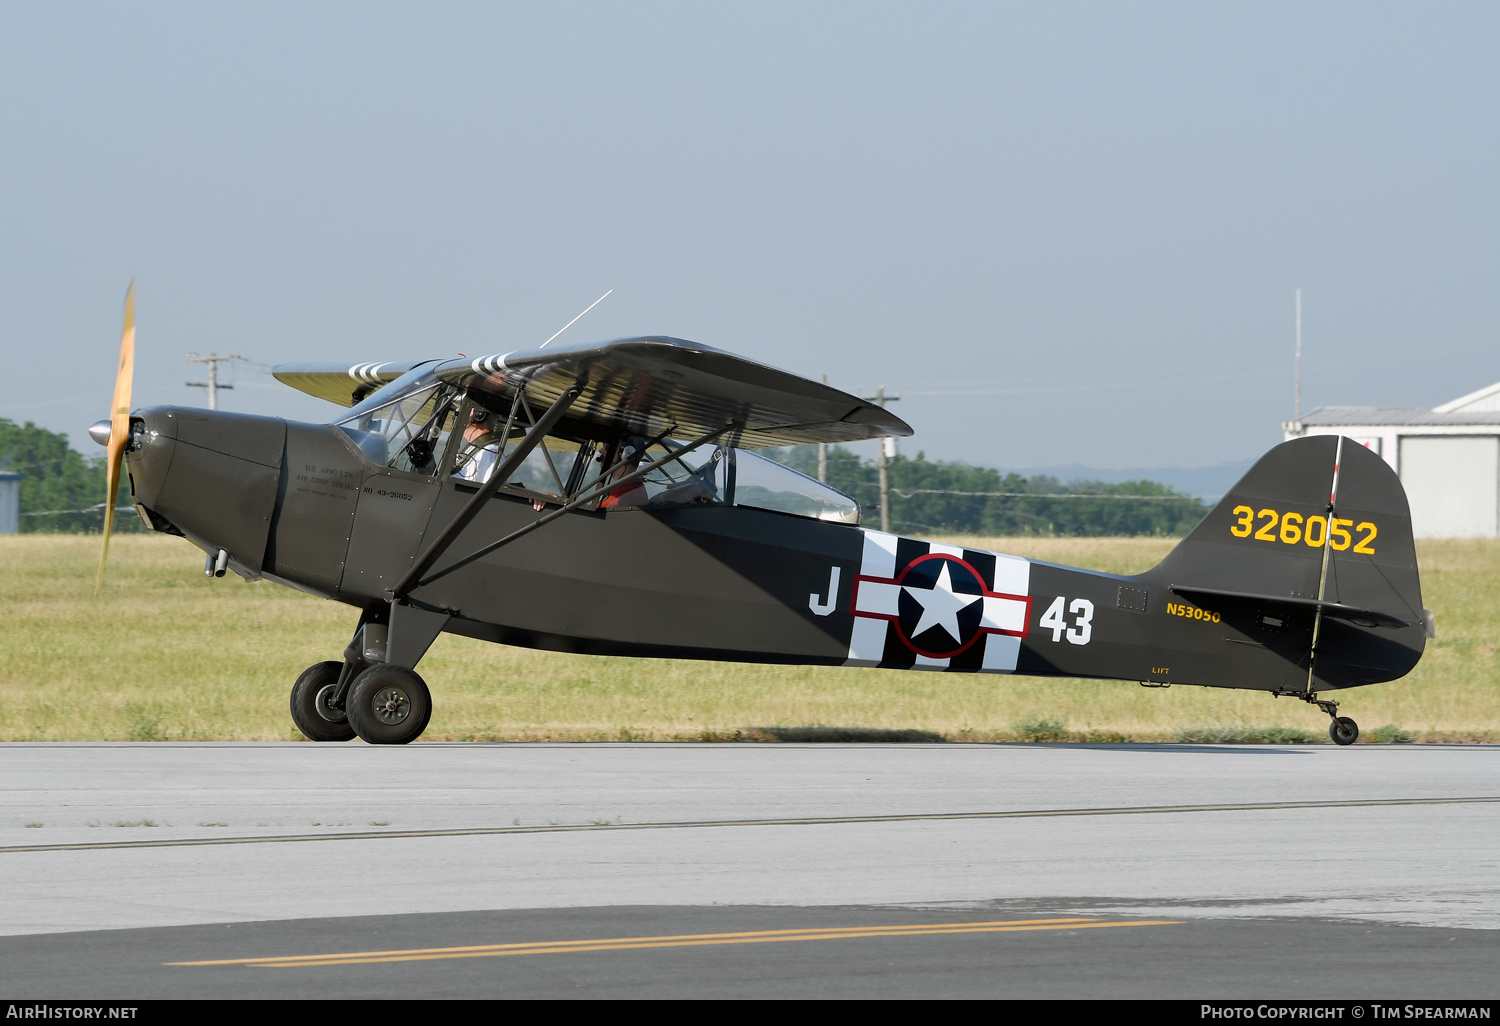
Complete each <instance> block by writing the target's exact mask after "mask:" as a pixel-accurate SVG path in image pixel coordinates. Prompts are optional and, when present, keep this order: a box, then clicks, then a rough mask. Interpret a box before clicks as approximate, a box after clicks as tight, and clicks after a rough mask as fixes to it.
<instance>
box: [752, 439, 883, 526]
mask: <svg viewBox="0 0 1500 1026" xmlns="http://www.w3.org/2000/svg"><path fill="white" fill-rule="evenodd" d="M734 477H735V481H734V504H735V505H736V506H754V507H756V508H757V509H772V510H776V511H777V512H780V513H795V514H796V515H797V516H799V517H813V518H816V519H818V520H831V521H834V522H836V523H840V524H857V523H859V515H860V509H859V503H857V502H855V501H854V500H853V499H852V498H850V497H849V496H847V495H845V494H844V493H843V492H841V491H838V490H837V489H834V488H830V487H828V486H827V485H826V484H824V483H823V482H821V481H819V480H817V479H816V478H811V477H808V476H807V475H806V474H799V473H798V472H797V471H795V470H793V469H792V468H791V467H787V466H783V465H782V464H780V463H777V462H776V461H775V460H768V459H766V458H765V457H764V456H762V455H760V454H759V453H755V452H751V451H749V450H748V449H736V450H735V475H734Z"/></svg>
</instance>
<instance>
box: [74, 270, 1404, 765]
mask: <svg viewBox="0 0 1500 1026" xmlns="http://www.w3.org/2000/svg"><path fill="white" fill-rule="evenodd" d="M131 297H133V287H132V293H131ZM131 297H127V301H126V315H125V331H124V334H123V336H122V339H121V355H120V365H119V370H118V372H117V375H116V387H115V398H114V404H113V406H112V409H111V416H110V419H109V420H106V421H101V422H100V423H98V424H96V425H94V427H93V428H91V429H90V433H91V435H93V437H94V438H95V439H96V440H97V441H100V442H101V443H102V444H105V445H106V446H107V448H108V458H107V463H106V466H107V470H108V475H107V477H108V489H109V491H108V495H109V496H110V497H111V498H112V497H113V496H114V495H115V494H116V490H117V487H118V483H119V475H120V472H121V469H122V465H123V469H124V471H125V473H126V474H127V475H128V478H129V484H130V494H131V497H132V503H133V506H134V509H135V512H136V513H137V515H138V516H139V517H140V519H141V521H142V523H144V524H145V525H146V526H147V527H148V528H150V529H151V530H153V531H158V532H162V533H165V534H170V535H179V536H181V537H184V538H186V539H188V540H189V541H191V542H192V543H193V544H194V545H196V546H198V547H199V548H200V549H202V550H203V552H204V553H205V562H204V573H205V574H208V575H212V576H215V577H222V576H224V575H225V573H226V571H231V570H232V571H233V572H234V573H235V574H237V575H238V576H240V577H242V578H244V579H246V580H257V579H264V580H269V581H274V582H276V583H279V584H282V585H286V586H287V587H291V588H296V589H298V590H300V591H304V592H307V593H309V594H312V595H317V596H320V597H322V598H328V599H333V600H335V601H338V602H342V603H344V604H346V605H349V606H351V607H353V609H354V610H356V611H357V614H358V616H357V621H356V624H355V627H354V631H353V635H352V638H351V640H350V641H349V643H348V645H347V646H346V647H345V648H344V650H343V653H342V658H341V659H333V660H328V661H325V662H320V663H318V664H316V665H314V666H311V667H309V668H308V669H307V670H306V671H304V672H303V673H302V674H301V675H300V676H299V677H298V678H297V680H296V682H295V683H294V684H293V686H292V689H291V700H290V704H291V716H292V721H293V722H294V723H295V724H296V726H297V728H298V730H300V731H301V732H302V733H303V734H304V735H305V736H306V737H308V738H309V739H311V740H313V741H329V742H333V741H347V740H351V739H353V738H355V737H358V738H361V739H362V740H364V741H366V742H368V743H371V744H406V743H409V742H411V741H414V740H415V739H416V738H417V737H418V736H420V735H421V733H422V732H423V730H424V729H425V728H426V726H427V724H428V721H429V719H430V717H431V715H432V697H431V693H430V691H429V689H428V687H427V685H426V683H425V682H424V681H423V679H422V678H421V677H420V676H419V675H418V674H417V672H416V667H417V665H418V663H419V662H420V661H421V659H422V657H423V655H424V654H425V653H426V652H427V650H428V648H429V647H430V646H431V645H432V643H433V642H434V640H435V639H436V638H437V637H438V636H439V635H440V634H442V633H444V632H447V633H450V634H457V635H462V636H466V637H471V638H478V639H481V640H484V641H491V642H495V643H498V644H504V645H518V646H524V647H529V648H536V649H545V650H551V651H559V652H583V653H593V654H603V655H627V656H650V657H666V658H678V659H716V660H737V661H746V662H759V663H781V664H811V665H823V666H864V667H881V668H885V669H898V670H928V671H943V672H948V673H1003V674H1022V675H1029V676H1041V677H1074V678H1094V679H1103V680H1122V681H1137V682H1139V683H1141V684H1144V685H1147V686H1153V687H1165V686H1169V685H1173V684H1176V685H1183V684H1189V685H1202V686H1208V687H1219V688H1240V689H1247V690H1253V691H1263V692H1269V693H1270V694H1271V695H1273V696H1278V697H1280V696H1286V697H1291V698H1294V699H1300V700H1302V701H1305V702H1308V703H1310V704H1313V705H1316V706H1318V707H1319V708H1320V709H1321V710H1322V711H1323V712H1324V713H1326V714H1327V715H1328V717H1329V720H1330V724H1329V734H1330V736H1331V737H1332V739H1333V740H1334V741H1335V742H1336V743H1338V744H1340V745H1348V744H1352V743H1354V741H1355V740H1356V739H1357V738H1358V736H1359V728H1358V725H1357V724H1356V723H1355V722H1354V720H1353V719H1351V718H1349V717H1347V716H1340V715H1338V702H1337V701H1334V700H1332V699H1329V698H1327V697H1325V693H1326V692H1331V691H1338V690H1341V689H1344V688H1351V687H1358V686H1361V685H1366V684H1373V683H1377V682H1381V681H1388V680H1394V679H1397V678H1399V677H1401V676H1403V675H1405V674H1406V673H1408V672H1409V671H1410V670H1411V669H1412V668H1413V667H1414V666H1415V665H1416V664H1417V661H1418V660H1419V659H1420V658H1421V656H1422V651H1423V648H1424V646H1425V642H1426V638H1428V637H1430V636H1432V616H1431V613H1430V612H1429V611H1427V610H1425V609H1424V608H1423V606H1422V596H1421V586H1420V580H1419V575H1418V569H1417V561H1416V552H1415V547H1414V544H1413V540H1412V530H1411V517H1410V511H1409V509H1408V506H1407V501H1406V496H1405V493H1404V491H1403V490H1402V487H1401V483H1400V480H1399V479H1398V478H1397V476H1396V474H1395V473H1394V472H1393V471H1392V470H1391V468H1390V467H1389V466H1387V465H1386V463H1385V462H1384V461H1383V460H1381V459H1380V457H1378V456H1376V455H1375V454H1373V453H1371V452H1369V451H1368V450H1367V449H1365V448H1364V447H1363V446H1361V445H1359V444H1358V443H1356V442H1354V441H1352V440H1350V439H1347V438H1342V437H1335V436H1311V437H1303V438H1297V439H1294V440H1292V441H1288V442H1284V443H1282V444H1281V445H1278V446H1276V447H1275V448H1273V449H1271V450H1270V451H1269V452H1268V453H1266V455H1265V456H1263V457H1262V458H1261V459H1260V460H1259V461H1258V462H1257V463H1256V464H1255V465H1254V466H1253V467H1252V468H1251V469H1250V470H1249V472H1248V473H1246V474H1245V476H1244V477H1243V478H1242V479H1241V480H1240V482H1239V483H1238V484H1236V485H1235V486H1234V488H1232V489H1231V490H1230V492H1229V493H1228V494H1227V495H1225V496H1224V498H1223V499H1222V500H1221V501H1220V502H1219V503H1218V504H1217V505H1216V506H1214V507H1213V509H1212V510H1211V511H1210V512H1209V513H1208V515H1207V516H1206V517H1205V518H1204V519H1203V521H1202V522H1201V523H1200V524H1199V525H1198V526H1197V527H1195V528H1194V529H1193V530H1192V531H1191V532H1190V533H1189V534H1188V535H1187V536H1186V537H1185V538H1183V539H1182V541H1181V542H1179V543H1178V544H1177V545H1176V547H1175V548H1173V549H1172V550H1171V552H1170V553H1169V554H1168V555H1167V556H1166V558H1165V559H1163V560H1162V562H1161V563H1160V564H1159V565H1157V566H1156V567H1154V568H1153V569H1151V570H1148V571H1146V572H1145V573H1142V574H1135V575H1122V574H1111V573H1103V572H1100V571H1094V570H1086V569H1078V568H1074V567H1067V566H1061V565H1058V564H1053V563H1047V562H1042V561H1038V560H1031V559H1024V558H1021V557H1019V556H1013V555H1006V554H1004V553H996V552H986V551H982V550H979V549H975V548H970V547H967V546H963V545H953V544H945V543H939V542H934V541H926V540H922V539H918V538H908V537H902V536H898V535H894V534H888V533H884V532H881V531H876V530H871V529H869V528H867V527H864V526H862V525H861V512H862V511H861V509H860V506H859V504H858V503H857V502H856V501H855V500H854V499H852V498H850V497H849V496H848V495H845V494H843V493H841V492H839V491H837V490H836V489H834V488H831V487H829V486H828V485H826V484H824V483H822V482H819V481H817V480H814V479H812V478H810V477H807V476H805V475H803V474H800V473H798V472H796V471H794V470H792V469H790V468H789V467H786V466H783V465H781V464H779V463H776V462H774V461H772V460H770V459H768V458H766V457H765V456H763V455H761V454H759V453H757V452H756V450H757V449H762V448H766V447H772V446H788V445H798V444H804V443H811V442H825V443H840V442H855V441H861V440H868V439H877V438H882V437H885V436H908V435H910V434H911V433H912V429H911V428H910V427H909V426H908V425H907V424H906V423H905V422H904V421H902V420H901V419H900V418H898V417H896V416H894V415H893V414H891V413H890V412H888V411H887V410H885V409H883V408H882V407H880V406H877V405H875V404H873V403H871V402H868V401H866V400H864V399H860V398H857V397H856V396H853V395H850V394H848V393H845V392H842V391H839V390H838V389H835V388H832V387H830V386H828V385H825V384H820V383H818V382H815V381H811V380H809V379H807V378H804V377H800V376H798V375H795V374H791V373H789V372H786V371H782V370H778V369H776V368H773V367H770V366H767V365H765V364H761V363H758V362H755V361H752V360H749V359H746V358H744V357H740V356H736V355H734V354H732V353H728V352H725V351H722V350H719V349H715V348H712V347H710V346H706V345H700V344H697V343H693V342H688V341H684V340H682V339H676V338H668V337H665V336H644V337H639V338H624V339H616V340H614V341H608V342H598V343H592V342H591V343H582V344H572V345H560V346H557V347H555V348H548V347H546V346H543V347H539V348H534V349H522V350H518V351H513V352H507V353H500V354H495V355H489V356H482V357H479V358H476V359H469V358H466V357H465V358H461V359H428V360H413V361H407V362H396V363H360V364H355V365H353V366H350V365H348V364H342V363H340V364H329V363H322V364H318V363H313V364H297V365H284V366H278V367H275V368H274V369H273V374H274V375H275V377H276V378H278V379H279V380H280V381H282V382H284V383H286V384H288V385H290V386H292V387H294V388H297V389H300V390H301V391H303V392H306V393H309V394H311V395H314V396H318V397H320V398H323V399H326V400H329V401H330V402H332V403H334V404H337V405H338V406H339V407H341V409H339V410H338V411H337V412H336V413H335V414H334V415H333V416H332V417H331V419H330V420H329V422H328V423H322V424H313V423H302V422H297V421H289V420H283V419H281V418H276V417H262V416H251V415H247V414H241V413H230V412H225V411H214V410H205V409H199V408H192V407H182V406H155V407H151V408H149V409H142V410H136V411H132V410H131V409H130V390H131V375H132V368H133V363H134V346H135V327H134V314H133V298H131ZM113 515H114V503H113V502H112V501H111V502H108V503H106V509H105V524H104V540H103V542H104V543H103V548H102V550H101V553H100V563H99V578H98V584H102V582H103V579H104V570H105V562H106V560H107V556H108V549H109V537H110V532H111V529H112V525H113ZM97 586H98V585H96V590H97ZM954 683H955V685H958V686H961V684H960V682H959V681H955V682H954Z"/></svg>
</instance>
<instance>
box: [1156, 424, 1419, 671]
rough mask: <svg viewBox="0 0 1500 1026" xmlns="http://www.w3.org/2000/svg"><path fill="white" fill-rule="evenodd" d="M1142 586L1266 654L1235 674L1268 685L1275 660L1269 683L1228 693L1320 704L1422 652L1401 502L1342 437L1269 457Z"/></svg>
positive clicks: (1290, 445)
mask: <svg viewBox="0 0 1500 1026" xmlns="http://www.w3.org/2000/svg"><path fill="white" fill-rule="evenodd" d="M1144 577H1145V578H1146V579H1148V580H1149V581H1151V583H1152V585H1153V587H1154V588H1160V589H1162V590H1164V591H1166V592H1168V593H1169V594H1171V595H1173V596H1175V597H1178V598H1181V599H1182V600H1184V603H1185V604H1190V605H1191V606H1192V607H1194V608H1200V609H1210V610H1213V611H1214V612H1215V613H1216V614H1218V616H1220V617H1222V618H1223V620H1224V621H1225V622H1226V623H1227V624H1229V625H1230V626H1231V627H1233V628H1234V629H1235V630H1236V632H1237V633H1238V635H1239V636H1240V637H1239V638H1237V639H1234V645H1232V646H1231V648H1237V647H1245V646H1248V647H1249V648H1250V649H1261V650H1263V651H1261V652H1260V653H1259V656H1260V657H1259V658H1250V659H1244V660H1229V661H1228V662H1230V663H1239V664H1242V665H1244V666H1245V667H1246V668H1247V669H1248V667H1250V666H1252V665H1254V666H1259V667H1261V670H1262V674H1263V671H1264V669H1265V667H1266V659H1265V657H1266V656H1268V655H1270V654H1272V653H1274V654H1276V655H1277V656H1279V657H1280V658H1279V659H1276V660H1274V662H1275V663H1276V664H1277V669H1276V671H1275V672H1274V673H1272V674H1271V677H1273V678H1275V679H1266V677H1265V676H1264V675H1262V677H1261V679H1260V680H1258V681H1256V682H1253V683H1252V682H1250V681H1243V682H1241V681H1239V680H1223V681H1222V683H1224V684H1226V685H1228V686H1236V687H1247V686H1249V687H1256V686H1259V687H1270V688H1271V689H1273V690H1283V691H1306V690H1310V691H1318V690H1328V689H1335V688H1344V687H1353V686H1355V685H1359V684H1372V683H1375V682H1377V681H1384V680H1394V679H1395V678H1397V677H1400V676H1403V675H1404V674H1406V673H1407V672H1409V671H1410V670H1411V668H1412V667H1413V666H1415V665H1416V663H1417V660H1418V659H1420V658H1421V655H1422V649H1423V646H1424V644H1425V639H1426V614H1425V611H1424V610H1423V608H1422V592H1421V585H1420V582H1419V580H1418V574H1417V559H1416V549H1415V545H1414V543H1413V541H1412V532H1411V512H1410V509H1409V508H1408V506H1407V502H1406V493H1405V491H1404V490H1403V489H1402V487H1401V481H1400V479H1399V478H1397V476H1396V473H1395V471H1393V470H1391V468H1390V467H1389V466H1387V465H1386V463H1385V461H1384V460H1382V459H1381V458H1380V457H1379V456H1376V455H1375V454H1374V453H1372V452H1370V451H1369V450H1367V449H1365V448H1364V447H1363V446H1361V445H1359V444H1358V443H1356V442H1353V441H1351V440H1349V439H1347V438H1338V437H1336V436H1332V435H1319V436H1312V437H1307V438H1298V439H1294V440H1292V441H1290V442H1285V443H1283V444H1281V445H1278V446H1277V447H1276V448H1274V449H1272V450H1271V451H1270V452H1268V453H1267V454H1266V455H1265V456H1263V457H1262V458H1261V459H1260V460H1259V462H1257V463H1256V464H1255V466H1253V467H1251V468H1250V471H1249V473H1247V474H1246V475H1245V476H1244V477H1243V478H1242V479H1241V480H1240V482H1239V483H1238V484H1236V485H1235V486H1234V488H1232V489H1231V490H1230V492H1229V494H1228V495H1226V496H1224V498H1223V500H1222V501H1221V502H1220V503H1219V504H1218V505H1217V506H1215V507H1214V508H1213V510H1212V511H1210V512H1209V514H1208V516H1207V517H1205V518H1204V519H1203V522H1202V523H1200V524H1199V525H1198V526H1197V527H1196V528H1194V529H1193V531H1192V533H1191V534H1189V535H1188V536H1187V537H1186V538H1184V539H1183V540H1182V542H1181V543H1180V544H1179V545H1178V546H1177V547H1176V548H1175V549H1173V550H1172V551H1171V552H1170V553H1169V554H1168V555H1167V558H1166V559H1165V560H1163V561H1162V562H1161V564H1160V565H1159V566H1157V567H1156V568H1155V569H1154V570H1151V571H1149V572H1148V573H1147V574H1145V575H1144ZM1245 654H1246V655H1250V654H1251V653H1250V652H1249V651H1246V652H1245ZM1227 673H1228V676H1229V677H1231V678H1234V677H1237V676H1238V675H1239V674H1238V673H1237V672H1235V671H1234V670H1233V669H1230V670H1228V671H1227ZM1216 676H1217V675H1216ZM1205 683H1207V681H1205Z"/></svg>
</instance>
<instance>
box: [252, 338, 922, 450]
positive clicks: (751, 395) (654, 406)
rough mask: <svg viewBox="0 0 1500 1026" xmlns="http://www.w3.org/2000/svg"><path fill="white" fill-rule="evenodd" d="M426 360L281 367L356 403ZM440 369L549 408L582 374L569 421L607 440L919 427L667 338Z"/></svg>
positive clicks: (847, 434)
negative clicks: (729, 429) (729, 430)
mask: <svg viewBox="0 0 1500 1026" xmlns="http://www.w3.org/2000/svg"><path fill="white" fill-rule="evenodd" d="M420 366H422V362H421V361H414V362H410V363H384V364H358V365H356V366H354V367H346V366H344V365H342V364H294V365H282V366H278V367H276V368H274V370H273V373H274V374H275V376H276V378H277V379H278V380H280V381H283V382H285V383H286V384H289V385H291V386H292V387H293V388H298V389H301V390H302V391H304V392H308V393H310V394H312V395H316V396H319V397H321V398H324V399H331V400H332V401H334V402H337V403H340V404H341V405H344V406H349V405H351V400H352V399H362V398H364V395H365V394H366V393H367V392H368V391H369V390H370V389H371V387H372V385H373V386H374V387H378V385H379V384H380V383H385V382H389V381H394V380H395V379H396V378H397V377H398V376H399V375H400V374H401V373H404V372H407V371H410V370H412V369H413V368H416V367H420ZM435 374H436V376H437V378H439V379H440V380H443V381H446V382H449V383H450V384H454V385H458V386H460V387H463V388H465V389H467V390H469V391H470V392H476V393H482V394H484V395H488V396H490V397H492V398H493V399H494V400H495V405H496V406H497V407H498V408H501V409H508V408H509V407H510V404H511V402H512V401H513V400H514V398H515V396H516V394H517V392H518V390H519V389H522V388H524V389H525V393H524V394H525V397H526V401H527V402H528V403H530V404H534V405H537V406H539V407H541V408H545V407H546V406H547V405H549V404H550V403H552V402H553V401H554V400H556V399H557V398H558V397H559V396H560V395H562V394H563V392H565V391H567V390H568V389H569V388H571V387H572V386H573V385H574V384H575V382H577V381H579V380H580V379H584V380H585V381H586V384H585V386H584V389H583V393H582V395H580V396H579V398H578V399H577V401H576V402H574V403H573V405H572V407H571V408H570V409H569V410H568V415H567V420H568V421H571V422H574V423H575V425H576V424H577V422H579V421H582V422H585V423H587V424H588V425H590V426H592V427H593V428H595V429H601V428H602V429H603V430H602V431H600V432H599V435H600V436H616V435H641V436H643V437H656V436H658V435H667V436H670V437H682V438H688V437H696V436H698V435H702V434H706V433H708V432H711V431H714V430H716V429H718V428H722V427H724V426H725V425H726V424H733V425H741V426H740V427H738V428H737V430H736V434H735V442H734V444H736V445H740V446H744V447H746V448H759V447H763V446H772V445H798V444H802V443H806V442H855V441H861V440H864V439H870V438H879V437H882V436H885V435H897V436H902V437H905V436H907V435H910V434H911V433H912V429H911V428H910V427H909V426H908V425H907V424H906V422H905V421H903V420H902V419H901V418H899V417H897V416H895V415H894V414H891V413H889V412H888V411H886V410H884V409H882V408H881V407H879V406H876V405H875V404H874V403H871V402H867V401H865V400H863V399H860V398H857V397H855V396H852V395H850V394H848V393H847V392H841V391H839V390H838V389H836V388H830V387H829V386H827V385H824V384H820V383H819V382H816V381H811V380H809V379H807V378H803V377H799V376H798V375H795V374H791V373H788V372H787V371H783V370H778V369H776V368H775V367H768V366H766V365H765V364H763V363H757V362H755V361H753V360H747V359H745V358H744V357H741V356H735V355H734V354H733V353H726V352H724V351H723V350H721V349H715V348H713V347H711V346H705V345H700V344H699V343H696V342H687V341H684V340H682V339H677V338H667V337H665V336H646V337H641V338H626V339H616V340H614V341H611V342H587V343H578V344H574V345H563V346H554V347H550V348H546V349H527V350H519V351H517V352H512V353H503V354H499V355H495V356H481V357H478V358H476V359H473V360H469V359H463V360H452V361H448V362H446V363H441V364H437V365H436V366H435ZM359 389H364V390H365V392H360V391H359Z"/></svg>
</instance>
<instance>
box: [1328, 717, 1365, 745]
mask: <svg viewBox="0 0 1500 1026" xmlns="http://www.w3.org/2000/svg"><path fill="white" fill-rule="evenodd" d="M1328 736H1329V737H1331V738H1333V743H1334V744H1336V745H1352V744H1354V742H1356V741H1358V740H1359V724H1358V723H1355V722H1354V721H1353V720H1352V719H1350V718H1349V717H1347V716H1335V717H1334V718H1333V721H1332V722H1331V723H1329V724H1328Z"/></svg>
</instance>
